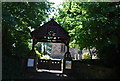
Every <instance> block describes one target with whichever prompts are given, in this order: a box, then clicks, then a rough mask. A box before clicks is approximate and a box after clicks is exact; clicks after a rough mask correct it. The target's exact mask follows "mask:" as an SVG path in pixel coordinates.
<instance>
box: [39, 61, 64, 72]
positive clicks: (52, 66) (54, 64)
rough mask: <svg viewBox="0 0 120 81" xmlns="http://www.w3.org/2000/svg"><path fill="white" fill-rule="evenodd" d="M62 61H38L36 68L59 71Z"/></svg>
mask: <svg viewBox="0 0 120 81" xmlns="http://www.w3.org/2000/svg"><path fill="white" fill-rule="evenodd" d="M61 63H62V60H50V59H49V60H48V59H39V60H38V64H37V68H38V69H48V70H61Z"/></svg>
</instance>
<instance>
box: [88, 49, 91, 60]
mask: <svg viewBox="0 0 120 81" xmlns="http://www.w3.org/2000/svg"><path fill="white" fill-rule="evenodd" d="M88 50H89V53H90V55H91V59H92V52H91V50H90V48H88Z"/></svg>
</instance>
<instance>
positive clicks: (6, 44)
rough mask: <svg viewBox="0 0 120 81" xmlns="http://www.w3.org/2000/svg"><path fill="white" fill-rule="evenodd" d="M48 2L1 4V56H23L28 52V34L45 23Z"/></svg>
mask: <svg viewBox="0 0 120 81" xmlns="http://www.w3.org/2000/svg"><path fill="white" fill-rule="evenodd" d="M50 5H51V3H49V2H20V3H19V2H16V3H12V2H10V3H6V2H3V3H2V10H3V13H2V26H3V28H2V40H3V43H2V48H3V54H6V55H16V56H23V55H26V54H27V53H28V52H29V50H30V49H29V48H28V46H29V45H28V44H29V43H30V42H31V37H30V32H31V30H33V29H36V28H37V27H38V26H39V25H40V24H42V23H43V22H44V21H46V18H47V17H48V15H49V13H48V12H49V11H50V9H51V8H50Z"/></svg>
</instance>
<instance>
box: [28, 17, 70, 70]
mask: <svg viewBox="0 0 120 81" xmlns="http://www.w3.org/2000/svg"><path fill="white" fill-rule="evenodd" d="M31 36H32V39H33V44H32V50H31V51H30V55H31V57H29V58H31V60H32V59H34V60H35V61H34V63H35V64H34V67H33V68H32V69H34V70H35V68H36V67H38V68H45V67H44V66H45V65H47V63H49V64H51V66H50V67H49V69H60V68H59V66H60V64H61V61H58V60H56V61H55V60H54V61H50V60H41V59H38V60H36V53H35V50H34V47H35V44H36V43H37V42H50V43H64V44H65V45H66V46H67V52H66V53H65V54H64V63H63V64H64V65H63V70H64V69H65V61H69V60H71V55H70V52H69V42H70V36H69V35H68V32H67V31H65V30H64V29H63V28H62V27H61V26H60V25H59V24H58V23H57V22H55V21H54V19H51V20H50V21H49V22H47V23H45V24H44V25H42V26H41V27H39V28H38V29H36V30H34V31H32V32H31ZM37 61H38V63H39V64H38V65H37ZM45 63H46V64H45ZM55 67H57V68H55ZM46 68H47V69H48V67H47V66H46Z"/></svg>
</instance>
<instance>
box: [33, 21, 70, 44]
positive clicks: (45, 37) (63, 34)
mask: <svg viewBox="0 0 120 81" xmlns="http://www.w3.org/2000/svg"><path fill="white" fill-rule="evenodd" d="M31 36H32V38H33V39H35V40H36V41H37V42H52V43H69V41H70V36H69V34H68V32H67V31H66V30H65V29H63V28H62V27H61V26H60V25H59V24H58V23H57V22H56V21H54V19H51V20H50V21H49V22H47V23H45V24H44V25H42V26H40V27H39V28H38V29H36V30H34V31H32V32H31Z"/></svg>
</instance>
